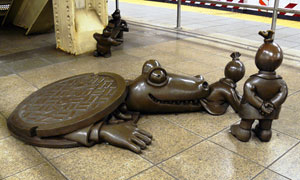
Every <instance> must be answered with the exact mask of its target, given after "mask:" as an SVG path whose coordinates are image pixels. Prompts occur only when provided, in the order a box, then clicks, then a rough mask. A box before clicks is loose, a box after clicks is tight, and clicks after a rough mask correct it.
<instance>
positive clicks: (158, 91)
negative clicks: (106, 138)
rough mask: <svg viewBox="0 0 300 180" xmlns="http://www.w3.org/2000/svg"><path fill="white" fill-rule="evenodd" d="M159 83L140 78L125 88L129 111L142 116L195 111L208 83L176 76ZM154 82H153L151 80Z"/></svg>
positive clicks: (142, 76)
mask: <svg viewBox="0 0 300 180" xmlns="http://www.w3.org/2000/svg"><path fill="white" fill-rule="evenodd" d="M156 74H160V76H159V77H163V79H165V80H164V81H163V80H161V81H160V80H157V77H156V78H150V79H149V77H151V76H145V75H141V76H139V77H138V78H137V79H135V80H134V81H133V82H132V83H131V85H130V86H129V87H128V90H129V92H128V97H127V99H126V104H127V106H128V109H129V110H132V111H139V112H143V113H168V112H170V113H171V112H186V111H199V110H201V109H202V106H201V102H200V100H201V99H202V98H204V97H207V96H208V95H209V86H208V83H207V82H206V81H205V80H204V78H203V77H202V76H200V75H199V76H195V77H188V76H182V75H177V74H168V75H167V76H166V77H164V76H162V75H161V73H158V72H156ZM152 79H153V80H154V81H153V80H152Z"/></svg>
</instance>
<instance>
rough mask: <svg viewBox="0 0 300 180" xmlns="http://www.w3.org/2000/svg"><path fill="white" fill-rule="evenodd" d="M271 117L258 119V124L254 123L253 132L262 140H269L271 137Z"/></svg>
mask: <svg viewBox="0 0 300 180" xmlns="http://www.w3.org/2000/svg"><path fill="white" fill-rule="evenodd" d="M272 121H273V120H272V119H263V120H259V124H257V125H256V127H255V129H254V133H255V134H256V136H257V137H258V138H259V139H260V140H261V141H263V142H269V141H270V139H271V137H272V130H271V127H272Z"/></svg>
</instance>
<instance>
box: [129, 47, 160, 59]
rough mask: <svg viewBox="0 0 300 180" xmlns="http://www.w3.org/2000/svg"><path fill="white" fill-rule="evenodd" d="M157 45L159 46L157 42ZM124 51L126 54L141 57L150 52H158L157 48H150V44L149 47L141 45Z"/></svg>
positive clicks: (148, 54) (150, 53)
mask: <svg viewBox="0 0 300 180" xmlns="http://www.w3.org/2000/svg"><path fill="white" fill-rule="evenodd" d="M157 45H158V46H159V44H157ZM124 52H125V53H126V54H128V55H131V56H136V57H139V58H142V57H145V56H150V55H152V54H156V53H157V52H158V50H157V49H154V48H152V46H150V47H148V46H142V47H139V48H131V49H127V50H126V51H124Z"/></svg>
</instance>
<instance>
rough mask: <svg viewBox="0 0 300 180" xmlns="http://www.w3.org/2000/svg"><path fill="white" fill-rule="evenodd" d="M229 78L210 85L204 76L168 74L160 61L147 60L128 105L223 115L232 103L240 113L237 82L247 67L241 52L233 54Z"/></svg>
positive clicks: (143, 110)
mask: <svg viewBox="0 0 300 180" xmlns="http://www.w3.org/2000/svg"><path fill="white" fill-rule="evenodd" d="M231 57H232V59H233V60H232V61H230V62H229V63H228V64H227V66H226V68H225V70H224V74H225V78H222V79H221V80H220V81H218V82H216V83H214V84H212V85H208V83H207V82H206V81H205V80H204V78H203V76H201V75H197V76H194V77H191V76H183V75H178V74H172V73H167V71H166V70H165V69H163V68H162V67H161V65H160V63H159V62H158V61H156V60H149V61H146V62H145V64H144V66H143V68H142V74H141V75H140V76H139V77H137V78H136V79H135V80H133V81H131V83H130V84H129V85H128V89H129V90H128V96H127V98H126V105H127V107H128V109H129V110H130V111H137V112H141V113H178V112H195V111H203V110H204V111H207V112H208V113H210V114H212V115H222V114H224V113H225V112H226V110H227V108H228V106H229V105H231V106H232V107H233V109H234V110H235V111H236V112H237V111H238V107H239V104H240V100H241V98H240V96H239V94H238V92H237V91H236V89H235V87H236V83H237V82H238V81H239V80H240V79H242V78H243V76H244V74H245V67H244V65H243V63H242V62H241V61H240V60H239V57H240V53H238V52H236V53H232V54H231Z"/></svg>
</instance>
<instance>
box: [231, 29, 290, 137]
mask: <svg viewBox="0 0 300 180" xmlns="http://www.w3.org/2000/svg"><path fill="white" fill-rule="evenodd" d="M259 34H260V35H262V36H263V37H264V38H265V39H264V44H263V45H261V46H260V47H259V49H258V51H257V53H256V56H255V64H256V67H257V68H258V69H259V72H258V73H257V74H253V75H252V76H250V78H249V79H248V80H247V81H246V82H245V85H244V94H243V98H242V101H241V106H240V110H239V116H240V117H241V118H242V119H241V122H240V124H239V125H233V126H231V133H232V134H233V135H234V136H235V137H236V138H237V139H239V140H240V141H245V142H246V141H249V139H250V137H251V127H252V124H253V122H254V120H256V119H257V120H259V124H258V125H256V127H255V129H254V132H255V134H256V136H257V137H258V138H259V139H260V140H261V141H266V142H267V141H269V140H270V139H271V137H272V131H271V126H272V121H273V119H278V116H279V113H280V109H281V105H282V104H283V103H284V101H285V99H286V98H287V94H288V88H287V85H286V83H285V81H284V80H282V78H281V76H279V75H276V72H275V70H276V69H277V68H278V67H279V66H280V64H281V63H282V60H283V53H282V50H281V48H280V47H279V45H278V44H276V43H274V42H273V34H274V32H273V31H267V32H262V31H260V32H259Z"/></svg>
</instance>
